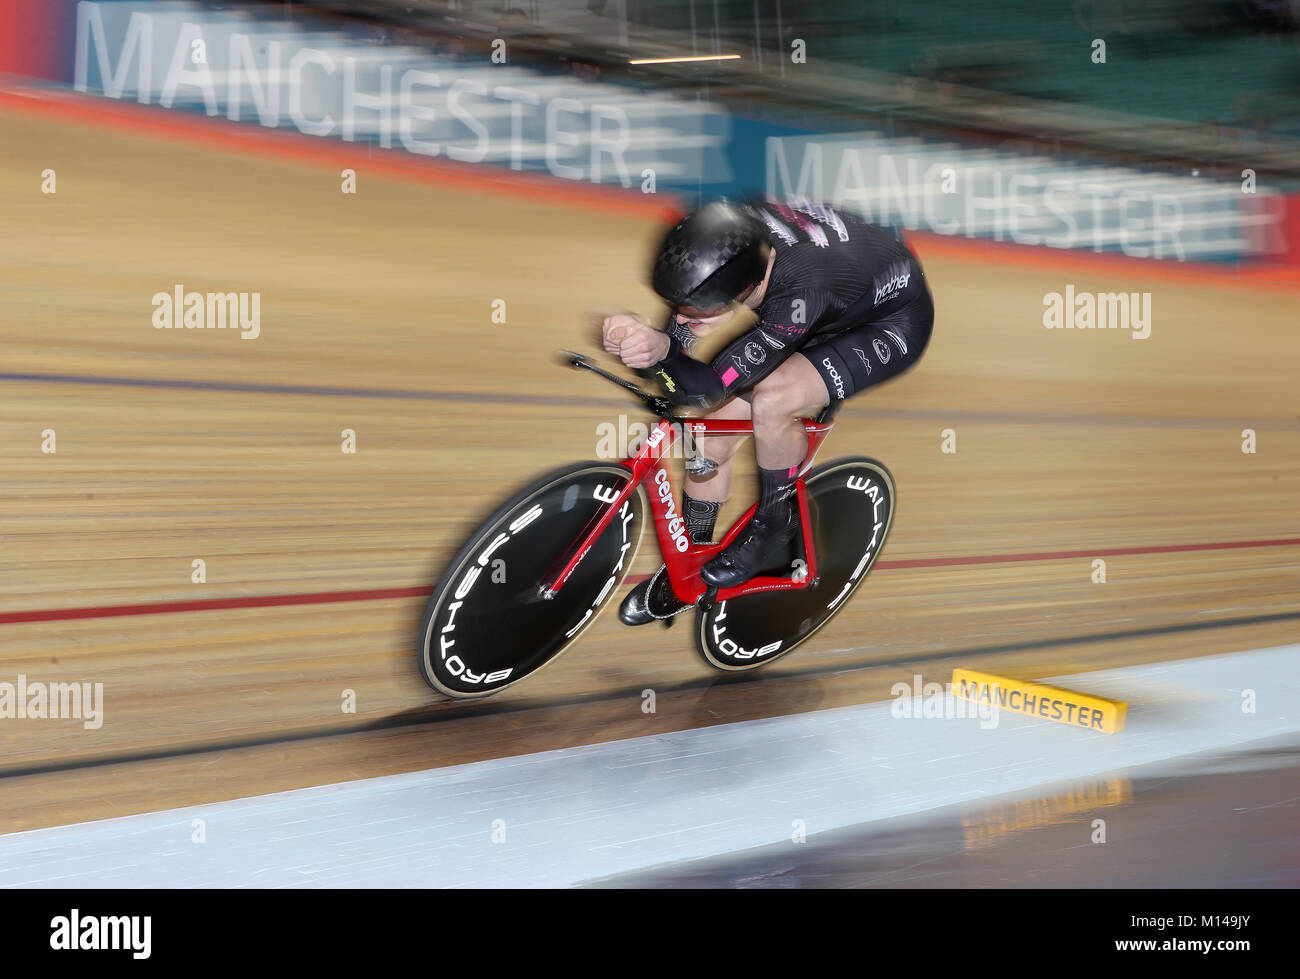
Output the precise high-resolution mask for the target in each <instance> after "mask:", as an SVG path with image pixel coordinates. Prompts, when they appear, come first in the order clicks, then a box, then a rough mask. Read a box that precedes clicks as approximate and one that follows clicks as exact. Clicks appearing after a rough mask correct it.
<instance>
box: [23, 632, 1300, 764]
mask: <svg viewBox="0 0 1300 979" xmlns="http://www.w3.org/2000/svg"><path fill="white" fill-rule="evenodd" d="M1297 620H1300V610H1298V611H1294V612H1274V613H1270V614H1268V615H1244V616H1239V617H1237V618H1233V619H1212V620H1208V621H1205V622H1180V623H1176V624H1174V625H1161V626H1147V627H1145V628H1140V629H1122V630H1117V631H1114V632H1094V633H1090V634H1088V635H1082V636H1065V637H1061V638H1056V639H1034V640H1027V641H1023V642H1008V643H998V644H997V645H993V646H976V647H972V648H970V649H950V650H941V651H937V652H932V653H922V654H919V655H917V656H907V657H903V658H901V659H889V660H872V661H870V662H862V661H857V662H853V663H826V664H820V665H818V666H809V667H807V668H805V669H802V670H786V671H783V672H781V673H768V674H766V675H764V674H761V673H757V672H755V673H746V674H740V675H727V674H723V675H720V676H709V677H701V678H700V679H698V680H689V681H687V682H685V683H679V684H675V685H673V686H669V687H663V688H660V689H661V690H663V691H665V692H667V693H670V694H672V693H684V692H688V691H692V690H707V689H711V688H713V687H716V686H720V685H723V684H727V685H730V684H741V683H770V682H779V681H782V680H789V679H803V678H808V677H815V676H823V675H829V674H834V673H856V672H860V671H864V670H874V669H879V668H881V667H887V666H910V665H914V664H916V663H927V662H933V661H935V660H945V659H954V658H957V657H977V656H994V655H997V654H1000V653H1016V652H1027V651H1029V650H1033V649H1049V648H1052V647H1055V646H1083V645H1087V644H1089V643H1096V642H1118V641H1121V640H1125V639H1141V638H1146V637H1150V636H1169V635H1177V634H1179V633H1188V632H1205V631H1209V630H1212V629H1230V628H1236V627H1239V626H1250V625H1263V624H1266V623H1270V622H1289V621H1297ZM642 689H643V685H642V684H638V685H636V686H635V687H628V688H625V689H623V690H618V691H606V692H603V693H590V694H583V695H580V696H577V697H567V698H555V699H552V700H548V701H520V702H518V703H508V702H495V703H494V702H492V701H484V702H482V703H462V704H456V703H452V704H449V705H447V706H444V707H441V708H419V709H417V710H414V711H408V712H406V713H403V714H397V715H394V716H392V717H387V718H383V719H381V720H376V721H367V722H365V723H362V724H354V725H350V726H348V727H341V728H338V727H335V728H330V729H328V730H323V729H311V730H306V731H296V732H289V733H288V734H279V735H276V736H273V737H252V738H242V739H233V740H228V741H220V742H209V743H206V744H202V743H201V744H196V745H190V746H188V747H185V748H180V749H173V748H156V749H152V750H145V751H136V752H131V753H128V754H122V755H106V756H103V757H99V758H86V759H79V760H78V759H73V760H69V761H64V762H56V763H53V764H43V765H29V766H26V767H17V768H0V779H6V778H21V777H23V776H27V775H50V774H53V773H56V772H67V771H77V770H80V769H88V768H103V767H105V766H109V765H126V764H131V763H133V762H143V761H161V760H163V759H168V758H184V757H187V756H190V755H202V754H211V753H213V752H218V751H237V750H240V749H243V748H267V747H272V746H274V745H279V744H292V743H294V742H297V741H312V740H317V739H325V738H335V737H348V736H350V735H353V734H362V733H366V732H369V731H391V730H398V729H400V728H404V727H415V726H418V725H421V724H437V723H444V722H449V721H456V720H460V719H462V718H466V717H491V716H499V715H504V714H519V713H524V712H526V711H533V710H553V709H555V708H559V707H578V706H582V705H586V704H596V703H601V702H602V701H613V700H620V699H626V698H639V697H640V696H641V690H642Z"/></svg>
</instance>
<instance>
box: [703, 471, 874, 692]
mask: <svg viewBox="0 0 1300 979" xmlns="http://www.w3.org/2000/svg"><path fill="white" fill-rule="evenodd" d="M805 483H806V485H807V490H808V509H809V515H810V517H811V520H812V527H813V532H812V538H813V545H814V547H815V548H816V555H817V575H818V580H817V583H816V584H815V585H811V586H810V587H808V588H798V589H789V590H786V591H770V592H756V593H754V594H752V595H742V596H740V597H739V598H733V599H730V600H728V601H725V602H719V603H718V604H716V605H714V606H713V607H712V608H710V609H707V610H706V609H701V610H699V611H697V612H696V616H695V624H696V629H695V645H696V648H697V649H698V650H699V653H700V655H701V656H703V657H704V660H705V662H707V663H708V664H709V665H710V666H713V667H716V668H717V669H719V670H729V671H739V670H752V669H756V668H757V667H760V666H766V665H767V664H768V663H771V662H773V661H774V660H777V659H780V658H781V657H782V656H784V655H786V654H787V653H790V652H793V651H794V650H795V649H797V648H798V647H799V646H800V645H802V644H803V643H804V642H806V641H807V640H808V639H810V638H811V637H812V636H813V635H815V634H816V632H817V630H818V629H820V628H821V627H822V626H824V625H825V624H826V623H827V622H829V621H830V620H831V618H832V617H833V616H834V615H835V613H836V612H838V611H839V610H840V609H842V608H843V607H844V606H845V605H847V604H848V601H849V599H850V598H851V597H852V595H853V593H854V592H855V591H856V590H857V589H858V586H860V585H861V584H862V582H863V580H864V579H865V578H866V577H867V574H868V573H869V572H870V571H871V567H872V565H874V564H875V563H876V558H877V557H879V556H880V550H881V548H882V547H883V546H884V543H885V538H886V537H887V536H888V534H889V528H890V525H891V524H892V523H893V519H894V480H893V477H892V476H891V475H890V474H889V470H887V469H886V468H885V467H884V466H883V465H881V464H880V463H879V462H876V461H875V460H874V459H866V458H847V459H836V460H835V461H834V462H829V463H827V464H826V465H824V466H820V467H818V468H817V469H814V470H813V471H812V472H811V473H809V475H808V477H807V478H806V480H805Z"/></svg>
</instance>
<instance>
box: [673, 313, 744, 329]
mask: <svg viewBox="0 0 1300 979" xmlns="http://www.w3.org/2000/svg"><path fill="white" fill-rule="evenodd" d="M730 315H731V308H730V307H728V308H726V309H724V310H722V312H720V313H719V312H713V311H710V312H708V313H702V312H700V311H698V310H693V309H679V310H677V322H678V323H682V324H684V325H686V326H689V327H690V328H691V329H692V330H696V331H697V332H699V331H701V330H704V329H708V328H711V327H713V326H715V325H717V324H718V323H721V322H722V321H723V320H725V319H726V318H727V317H728V316H730Z"/></svg>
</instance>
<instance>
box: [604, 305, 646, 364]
mask: <svg viewBox="0 0 1300 979" xmlns="http://www.w3.org/2000/svg"><path fill="white" fill-rule="evenodd" d="M649 326H650V321H649V320H647V319H646V318H645V317H644V316H638V315H637V314H636V313H615V314H614V315H613V316H606V317H605V318H604V319H603V320H602V321H601V324H600V333H601V340H602V342H603V343H604V345H605V353H607V354H617V353H618V348H619V346H620V344H622V342H623V341H624V340H626V339H627V338H628V336H629V335H630V334H632V333H634V332H635V331H637V330H639V329H642V328H647V329H648V328H649Z"/></svg>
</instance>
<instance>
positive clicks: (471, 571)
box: [438, 505, 542, 684]
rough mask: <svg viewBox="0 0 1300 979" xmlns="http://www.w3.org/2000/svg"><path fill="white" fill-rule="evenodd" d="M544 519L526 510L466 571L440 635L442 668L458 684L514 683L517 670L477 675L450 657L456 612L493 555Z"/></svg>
mask: <svg viewBox="0 0 1300 979" xmlns="http://www.w3.org/2000/svg"><path fill="white" fill-rule="evenodd" d="M541 515H542V508H541V507H540V506H537V505H534V506H532V507H531V508H529V509H528V510H526V511H525V512H524V513H523V515H522V516H519V517H517V518H515V520H514V521H513V522H511V524H510V526H509V527H508V528H507V530H509V533H502V534H498V535H497V536H496V538H495V539H494V540H493V541H492V543H490V544H488V546H487V547H485V548H484V549H483V551H482V553H480V554H479V556H478V559H477V560H476V561H475V562H474V563H473V564H471V565H470V566H469V567H468V568H466V569H465V574H464V576H463V577H462V578H461V580H460V584H459V585H457V586H456V592H455V594H454V596H453V597H454V598H455V601H453V602H452V603H451V604H450V605H448V606H447V624H446V625H444V626H443V627H442V631H441V632H440V633H439V635H438V652H439V655H440V656H441V657H442V665H443V667H444V668H446V670H447V672H448V673H450V674H451V675H452V676H454V677H456V678H457V679H458V680H463V681H464V682H465V683H476V684H477V683H484V684H486V683H500V682H502V681H504V680H508V679H510V674H511V673H513V672H514V667H513V666H511V667H507V668H506V669H504V670H496V671H495V672H493V673H475V672H474V671H473V670H472V669H470V668H469V667H468V666H466V665H465V661H464V660H462V659H461V658H460V656H459V655H457V654H456V653H452V654H451V655H450V656H448V655H447V653H448V651H449V650H450V649H451V647H452V646H454V645H456V639H455V634H456V611H457V609H459V608H460V607H461V606H462V605H464V604H465V600H466V599H467V598H469V596H470V592H472V591H473V590H474V585H476V584H477V583H478V579H479V575H480V574H482V573H483V569H484V568H486V567H487V564H488V561H489V560H491V558H492V552H493V551H495V550H497V549H498V548H500V547H501V546H502V545H504V544H506V543H508V542H509V541H510V539H511V538H512V537H515V536H516V535H518V534H519V533H520V532H521V531H523V529H524V528H525V527H527V526H528V525H529V524H530V523H532V522H533V521H534V520H536V519H537V518H538V517H540V516H541Z"/></svg>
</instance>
